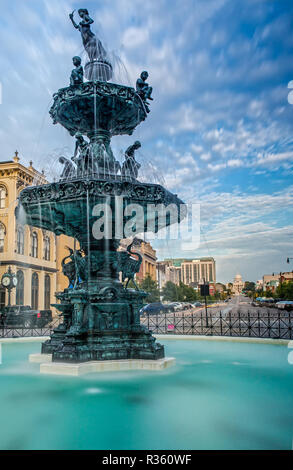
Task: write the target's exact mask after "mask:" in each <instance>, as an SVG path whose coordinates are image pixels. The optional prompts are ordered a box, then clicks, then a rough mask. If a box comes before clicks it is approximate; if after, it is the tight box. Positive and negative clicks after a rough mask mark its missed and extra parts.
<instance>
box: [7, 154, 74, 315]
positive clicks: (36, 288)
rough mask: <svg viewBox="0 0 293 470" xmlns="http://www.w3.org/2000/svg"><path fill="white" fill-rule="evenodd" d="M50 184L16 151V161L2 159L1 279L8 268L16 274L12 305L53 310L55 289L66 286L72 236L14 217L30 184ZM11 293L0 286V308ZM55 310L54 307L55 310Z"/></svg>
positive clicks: (61, 288)
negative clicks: (65, 261) (63, 262)
mask: <svg viewBox="0 0 293 470" xmlns="http://www.w3.org/2000/svg"><path fill="white" fill-rule="evenodd" d="M45 183H47V181H46V178H45V175H44V174H43V173H39V172H38V171H37V170H36V169H35V168H33V166H32V162H30V165H29V167H25V166H24V165H22V164H21V163H19V157H18V154H17V152H16V153H15V156H14V158H13V160H9V161H4V162H0V279H1V277H2V275H3V274H4V272H6V271H7V269H8V267H9V266H10V267H11V270H12V272H14V273H15V274H16V276H17V281H18V282H17V287H16V288H15V289H13V290H12V292H11V304H12V305H28V306H31V307H32V308H33V309H39V310H46V309H52V308H51V307H50V305H51V304H52V303H55V302H56V299H55V296H54V294H55V292H56V291H61V290H63V289H64V288H65V287H67V284H68V282H67V279H66V278H65V276H64V275H63V274H62V272H61V271H60V268H61V260H62V259H63V258H64V256H66V253H67V250H66V248H65V246H66V245H67V246H70V247H72V246H73V239H72V238H69V237H66V236H61V237H57V236H56V235H55V234H54V233H52V232H49V231H47V230H42V229H39V228H35V227H31V226H28V225H22V224H20V223H19V222H18V221H17V220H16V217H15V208H16V206H17V197H18V195H19V193H20V191H21V190H22V189H24V188H25V187H26V186H29V185H42V184H45ZM7 302H8V293H7V291H6V289H4V288H3V287H2V286H1V287H0V309H1V307H3V306H4V305H7ZM52 311H53V313H55V309H52Z"/></svg>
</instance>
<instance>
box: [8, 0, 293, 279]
mask: <svg viewBox="0 0 293 470" xmlns="http://www.w3.org/2000/svg"><path fill="white" fill-rule="evenodd" d="M0 6H1V12H2V14H1V18H0V44H1V51H0V71H1V76H0V82H1V86H2V102H1V105H0V119H1V125H0V144H1V151H0V160H2V161H5V160H9V159H11V158H12V157H13V155H14V152H15V150H16V149H17V150H18V152H19V156H20V158H21V163H24V164H28V162H29V161H30V160H32V161H33V165H34V166H35V167H36V168H37V169H39V170H42V169H44V170H45V172H46V175H47V177H48V178H49V179H50V180H52V179H53V178H54V177H55V176H56V171H57V169H58V165H57V163H56V162H57V160H58V157H59V156H60V155H68V156H70V155H72V154H73V150H74V139H73V138H72V137H70V136H69V134H68V132H67V131H66V130H65V129H63V128H62V127H61V126H59V125H57V126H54V125H53V124H52V121H51V118H50V116H49V114H48V111H49V109H50V105H51V103H52V95H53V93H54V92H56V91H57V90H58V89H59V88H62V87H64V86H68V85H69V77H70V73H71V70H72V60H71V59H72V57H73V56H74V55H80V56H81V57H82V59H83V63H84V59H85V54H84V52H83V50H82V43H81V38H80V34H79V33H78V31H76V30H75V29H74V28H73V26H72V24H71V23H70V21H69V18H68V14H69V13H70V12H71V11H72V10H74V9H78V8H88V10H89V12H90V14H91V16H92V18H93V19H94V20H95V23H94V26H93V30H94V31H95V32H96V34H98V36H99V38H100V39H101V40H102V42H103V44H104V45H105V47H106V48H107V50H108V51H109V54H110V56H111V57H112V58H113V61H114V63H115V75H114V79H113V81H115V82H116V83H122V84H125V85H129V86H135V82H136V79H137V77H138V76H139V75H140V73H141V71H142V70H148V72H149V79H148V82H149V84H151V85H152V86H153V89H154V91H153V98H154V101H153V102H152V103H151V113H150V114H149V116H148V118H147V120H146V121H145V122H143V123H142V124H141V125H140V126H139V127H138V128H137V129H136V130H135V132H134V134H133V136H131V137H129V136H121V137H114V138H113V139H112V148H113V151H114V153H115V155H116V157H117V158H118V159H119V158H121V156H122V155H123V150H125V149H126V148H127V146H128V145H130V144H131V143H133V141H134V140H137V139H138V140H140V141H141V143H142V148H141V150H140V151H139V152H138V153H137V160H138V161H140V162H141V163H142V167H143V172H145V177H147V178H149V179H150V180H151V181H154V182H160V183H164V185H165V186H166V187H167V188H168V189H169V190H170V191H172V192H174V193H176V194H178V196H179V197H180V198H181V199H182V200H184V201H185V202H188V203H195V204H199V205H200V214H201V217H200V233H201V241H200V245H199V246H198V247H197V248H194V249H190V250H186V249H184V250H183V249H182V245H181V244H180V243H178V241H171V240H170V241H169V242H168V243H167V242H165V243H161V242H154V246H155V247H156V248H157V255H158V258H159V259H164V257H168V258H170V257H174V258H175V257H186V258H198V257H201V256H213V257H214V258H215V260H216V266H217V280H218V281H220V282H228V281H230V280H231V279H233V278H234V276H235V275H236V274H237V273H240V274H241V275H242V276H243V278H244V279H245V280H254V281H256V280H257V279H260V278H261V277H262V276H263V274H270V273H273V272H279V271H281V270H282V271H283V270H292V269H293V266H292V265H291V266H290V265H288V264H287V263H286V258H287V257H288V256H291V257H293V237H292V235H293V218H292V215H293V178H292V175H293V106H292V105H290V104H289V102H288V93H289V92H290V89H289V88H288V83H289V82H290V81H291V80H293V30H292V20H293V2H292V1H291V0H288V1H285V0H276V1H274V0H172V1H167V0H145V1H144V2H141V1H138V0H111V1H110V0H104V1H103V2H101V1H93V0H87V1H86V3H85V4H83V3H80V1H67V0H66V1H64V0H25V1H24V0H13V2H11V1H10V2H9V1H8V0H0Z"/></svg>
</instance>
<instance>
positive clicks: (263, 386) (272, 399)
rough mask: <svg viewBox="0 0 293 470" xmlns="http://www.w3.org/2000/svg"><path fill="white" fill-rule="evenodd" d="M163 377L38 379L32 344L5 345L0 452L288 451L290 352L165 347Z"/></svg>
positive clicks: (291, 432)
mask: <svg viewBox="0 0 293 470" xmlns="http://www.w3.org/2000/svg"><path fill="white" fill-rule="evenodd" d="M164 344H165V346H166V351H167V355H168V356H175V357H176V359H177V365H176V366H175V367H173V368H170V369H167V370H166V371H163V372H141V371H132V372H121V373H120V372H119V373H112V372H108V373H104V374H100V375H99V374H95V375H88V376H83V377H79V378H77V377H58V376H56V377H54V376H44V375H40V374H39V372H38V371H39V365H38V364H29V363H28V362H27V358H28V355H29V354H30V353H34V352H39V351H40V344H38V343H19V344H4V345H2V362H3V364H2V365H0V422H1V426H0V449H109V450H111V449H172V448H173V449H291V448H292V437H293V366H290V365H289V364H288V361H287V356H288V352H289V350H288V348H287V347H285V346H277V345H264V344H249V343H246V344H242V343H232V342H226V343H225V342H216V341H213V342H210V341H183V340H176V341H172V340H169V341H164Z"/></svg>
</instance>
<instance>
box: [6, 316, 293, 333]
mask: <svg viewBox="0 0 293 470" xmlns="http://www.w3.org/2000/svg"><path fill="white" fill-rule="evenodd" d="M60 321H61V319H60V318H55V319H54V320H53V321H52V322H51V323H50V324H48V325H46V326H44V327H42V328H38V327H33V328H24V327H20V328H19V327H18V328H17V327H8V326H0V338H23V337H36V336H50V334H51V333H52V331H53V329H54V328H56V327H57V326H58V325H59V323H60ZM141 324H142V325H145V326H146V327H147V328H148V329H149V330H150V331H152V333H154V334H169V335H207V336H240V337H255V338H275V339H293V335H292V326H293V312H284V311H283V312H280V311H279V312H270V311H269V310H267V311H266V312H265V313H264V312H262V311H261V310H257V311H253V312H249V311H248V312H247V313H245V314H243V313H241V312H240V311H238V312H228V313H225V312H223V311H219V312H218V313H217V314H216V313H214V312H208V314H207V315H206V313H205V312H204V311H203V310H201V311H192V312H179V313H178V312H176V313H161V314H157V315H143V316H141Z"/></svg>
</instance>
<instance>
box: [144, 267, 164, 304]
mask: <svg viewBox="0 0 293 470" xmlns="http://www.w3.org/2000/svg"><path fill="white" fill-rule="evenodd" d="M139 287H140V288H141V289H142V290H143V291H145V292H147V293H148V296H147V299H146V300H147V301H148V302H149V303H152V302H159V301H160V291H159V289H158V284H157V282H156V281H154V280H153V279H152V278H151V276H150V275H149V274H148V275H147V276H146V277H145V278H144V279H143V280H142V281H141V282H140V283H139Z"/></svg>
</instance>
